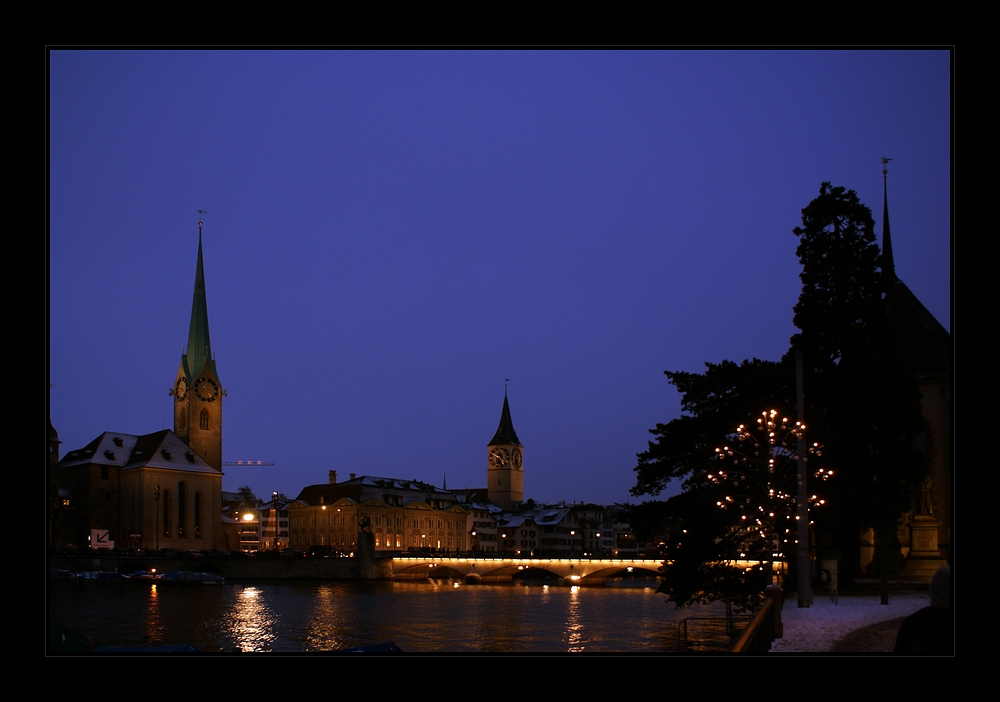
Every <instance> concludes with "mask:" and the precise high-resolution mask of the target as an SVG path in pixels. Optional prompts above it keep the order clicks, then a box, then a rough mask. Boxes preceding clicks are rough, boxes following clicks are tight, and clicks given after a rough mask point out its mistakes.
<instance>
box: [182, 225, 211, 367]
mask: <svg viewBox="0 0 1000 702" xmlns="http://www.w3.org/2000/svg"><path fill="white" fill-rule="evenodd" d="M211 358H212V342H211V339H210V337H209V334H208V300H207V299H206V296H205V264H204V262H203V259H202V253H201V222H198V267H197V268H196V269H195V274H194V300H193V301H192V302H191V327H190V330H189V331H188V345H187V354H186V356H185V359H186V365H187V371H188V375H189V376H190V377H191V378H192V379H193V378H197V377H198V376H199V375H200V374H201V371H202V369H203V368H204V367H205V363H206V362H207V361H209V360H210V359H211Z"/></svg>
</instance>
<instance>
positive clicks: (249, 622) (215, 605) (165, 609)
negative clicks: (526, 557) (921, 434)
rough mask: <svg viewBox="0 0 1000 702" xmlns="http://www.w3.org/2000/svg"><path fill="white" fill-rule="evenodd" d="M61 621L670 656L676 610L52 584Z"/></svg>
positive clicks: (160, 638) (226, 638)
mask: <svg viewBox="0 0 1000 702" xmlns="http://www.w3.org/2000/svg"><path fill="white" fill-rule="evenodd" d="M49 613H50V619H51V621H54V622H58V623H61V624H63V625H64V626H67V627H69V628H70V629H72V630H74V631H77V632H78V633H80V634H82V635H84V636H90V637H93V638H94V639H95V640H97V641H99V642H101V643H105V644H110V645H120V646H138V645H143V644H146V643H150V642H151V641H156V642H162V643H190V644H193V645H195V646H197V647H199V648H200V649H202V650H203V651H232V650H242V651H335V650H340V649H345V648H350V647H354V646H363V645H372V644H377V643H384V642H387V641H394V642H395V643H396V644H397V645H398V646H399V647H400V648H402V649H403V650H404V651H410V652H425V651H440V652H466V651H470V652H475V651H480V652H535V651H538V652H543V651H551V652H559V651H562V652H579V651H591V652H592V651H603V652H612V651H636V652H638V651H653V652H655V651H667V650H669V649H670V647H671V645H672V642H673V630H674V628H673V627H674V624H675V623H676V622H677V621H678V620H679V619H681V618H683V617H684V616H706V615H707V614H717V613H721V611H719V612H717V611H716V610H715V609H714V608H707V607H697V608H692V609H690V610H675V608H674V607H673V605H671V604H667V603H665V602H664V597H663V595H659V594H657V593H656V592H655V591H654V590H652V589H641V588H599V587H598V588H590V587H588V588H583V587H579V586H572V587H561V586H549V585H531V586H528V585H515V584H501V585H483V584H479V585H472V586H469V585H466V584H465V583H464V582H463V581H456V580H434V581H423V582H387V581H375V582H357V581H352V582H329V581H324V582H312V581H309V582H304V581H297V582H287V581H281V582H279V581H258V582H255V583H253V584H247V585H246V586H243V585H240V584H235V585H233V586H231V587H222V588H209V587H205V588H193V589H186V588H166V587H162V586H160V587H151V586H149V585H139V584H123V585H110V586H109V585H100V584H87V585H85V586H80V585H76V584H71V585H67V586H65V587H63V586H61V584H58V583H51V584H50V587H49Z"/></svg>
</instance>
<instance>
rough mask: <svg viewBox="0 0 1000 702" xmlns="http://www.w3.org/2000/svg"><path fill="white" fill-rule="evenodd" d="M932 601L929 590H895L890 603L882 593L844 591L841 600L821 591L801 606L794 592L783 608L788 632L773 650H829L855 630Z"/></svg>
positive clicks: (904, 613) (772, 647)
mask: <svg viewBox="0 0 1000 702" xmlns="http://www.w3.org/2000/svg"><path fill="white" fill-rule="evenodd" d="M930 603H931V600H930V595H929V594H928V593H927V592H891V593H889V604H887V605H884V604H881V599H880V597H879V595H878V593H872V594H865V595H841V596H840V598H839V599H838V603H837V604H834V603H833V602H831V601H830V599H829V597H827V596H826V595H825V594H822V595H821V594H818V593H817V594H816V595H815V597H814V598H813V603H812V605H811V606H809V607H802V608H800V607H799V606H798V603H797V601H796V600H795V599H794V595H793V596H792V597H791V598H789V599H787V600H785V604H784V606H783V607H782V609H781V620H782V622H783V624H784V628H785V630H784V635H783V636H782V638H780V639H775V640H774V643H773V645H772V646H771V651H777V652H784V653H798V652H809V651H813V652H814V651H829V650H830V649H831V647H832V646H833V644H834V642H836V641H837V640H838V639H842V638H843V637H845V636H847V635H848V634H849V633H851V632H852V631H855V630H857V629H861V628H863V627H866V626H868V625H869V624H875V623H877V622H884V621H887V620H890V619H898V618H899V617H905V616H908V615H910V614H913V613H914V612H916V611H917V610H918V609H920V608H921V607H926V606H928V605H929V604H930Z"/></svg>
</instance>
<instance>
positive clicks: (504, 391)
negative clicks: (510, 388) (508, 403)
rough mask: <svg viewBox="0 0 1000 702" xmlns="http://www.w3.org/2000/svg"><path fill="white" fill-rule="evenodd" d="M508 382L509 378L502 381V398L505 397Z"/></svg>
mask: <svg viewBox="0 0 1000 702" xmlns="http://www.w3.org/2000/svg"><path fill="white" fill-rule="evenodd" d="M509 382H510V378H504V379H503V396H504V397H507V383H509Z"/></svg>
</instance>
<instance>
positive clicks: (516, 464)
mask: <svg viewBox="0 0 1000 702" xmlns="http://www.w3.org/2000/svg"><path fill="white" fill-rule="evenodd" d="M487 451H488V461H489V462H488V467H487V470H486V475H487V480H488V483H487V486H488V487H487V492H488V495H489V499H490V502H492V503H493V504H495V505H497V506H499V507H503V508H504V509H511V508H512V507H514V506H515V505H518V504H520V503H521V502H523V501H524V471H523V466H522V460H523V452H524V447H523V446H522V445H521V442H520V441H519V440H518V438H517V433H516V432H515V431H514V423H513V422H512V421H511V419H510V405H509V404H508V402H507V389H506V388H504V394H503V411H502V412H501V413H500V426H499V427H498V428H497V433H496V434H495V435H494V436H493V440H492V441H490V443H489V446H488V447H487Z"/></svg>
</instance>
